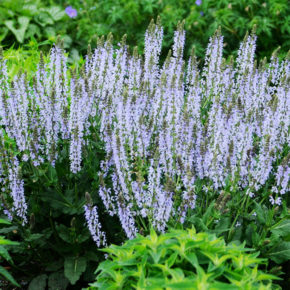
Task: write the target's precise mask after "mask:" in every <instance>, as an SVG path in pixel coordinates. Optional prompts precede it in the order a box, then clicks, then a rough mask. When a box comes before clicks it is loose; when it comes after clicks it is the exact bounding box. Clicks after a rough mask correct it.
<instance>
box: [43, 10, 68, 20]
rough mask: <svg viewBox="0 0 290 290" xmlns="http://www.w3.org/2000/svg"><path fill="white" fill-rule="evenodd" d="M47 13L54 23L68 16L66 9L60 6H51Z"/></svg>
mask: <svg viewBox="0 0 290 290" xmlns="http://www.w3.org/2000/svg"><path fill="white" fill-rule="evenodd" d="M46 11H47V12H48V13H49V14H50V16H51V17H52V19H53V20H54V21H59V20H61V19H62V18H63V17H64V16H65V15H66V13H65V11H64V9H62V8H60V7H59V6H51V7H49V8H47V9H46Z"/></svg>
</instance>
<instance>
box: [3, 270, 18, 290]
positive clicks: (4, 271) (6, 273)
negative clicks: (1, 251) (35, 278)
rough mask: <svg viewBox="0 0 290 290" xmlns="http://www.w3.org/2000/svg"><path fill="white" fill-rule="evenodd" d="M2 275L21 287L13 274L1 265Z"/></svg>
mask: <svg viewBox="0 0 290 290" xmlns="http://www.w3.org/2000/svg"><path fill="white" fill-rule="evenodd" d="M0 275H2V276H3V277H5V278H6V279H7V280H8V281H9V282H10V283H12V284H13V285H14V286H17V287H20V285H19V284H18V283H17V282H16V280H15V279H14V278H13V277H12V275H11V274H10V273H9V272H8V271H7V270H6V269H5V268H3V267H2V266H0Z"/></svg>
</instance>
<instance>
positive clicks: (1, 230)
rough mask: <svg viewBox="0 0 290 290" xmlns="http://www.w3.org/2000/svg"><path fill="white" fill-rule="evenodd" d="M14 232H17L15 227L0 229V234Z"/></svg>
mask: <svg viewBox="0 0 290 290" xmlns="http://www.w3.org/2000/svg"><path fill="white" fill-rule="evenodd" d="M14 230H18V227H17V226H12V227H5V228H3V229H0V234H8V233H11V232H12V231H14Z"/></svg>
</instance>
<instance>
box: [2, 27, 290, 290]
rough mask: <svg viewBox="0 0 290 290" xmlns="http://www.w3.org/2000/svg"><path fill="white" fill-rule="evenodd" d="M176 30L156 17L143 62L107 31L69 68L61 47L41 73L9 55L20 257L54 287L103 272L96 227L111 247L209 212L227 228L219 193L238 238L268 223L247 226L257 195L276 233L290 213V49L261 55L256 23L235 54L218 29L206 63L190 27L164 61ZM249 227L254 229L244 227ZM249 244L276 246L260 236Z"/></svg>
mask: <svg viewBox="0 0 290 290" xmlns="http://www.w3.org/2000/svg"><path fill="white" fill-rule="evenodd" d="M162 39H163V29H162V27H161V25H160V23H158V24H154V23H153V22H152V23H151V24H150V26H149V28H148V30H147V32H146V35H145V57H144V58H143V57H141V56H140V55H138V51H137V49H134V50H133V53H132V54H131V51H130V48H129V47H128V46H127V45H126V42H125V39H123V40H122V42H121V43H120V45H119V46H118V47H117V48H115V47H114V46H113V44H112V36H111V35H108V37H107V39H106V40H104V38H100V39H99V40H98V46H97V48H96V49H95V50H94V51H91V49H90V48H89V49H88V55H87V56H86V62H85V64H84V66H83V67H82V68H81V69H80V70H69V69H68V66H67V55H66V54H65V53H64V50H63V48H62V46H61V43H59V44H58V45H56V46H55V47H53V48H52V50H51V53H50V56H49V57H48V59H47V62H46V61H45V60H44V59H43V57H40V62H39V64H38V69H37V72H36V73H35V76H34V78H32V79H28V78H27V76H26V75H25V74H23V73H20V74H18V75H17V76H16V77H15V78H14V80H13V81H10V80H9V77H8V73H7V64H6V61H5V60H4V59H3V58H1V60H0V122H1V123H0V125H1V129H2V130H1V132H0V152H1V154H0V164H1V167H0V174H1V186H2V188H3V194H2V200H3V205H2V208H1V210H5V211H6V212H9V213H10V215H11V217H12V218H13V223H15V224H16V225H17V229H18V233H19V234H18V236H17V238H18V240H21V247H19V250H18V253H19V256H18V258H17V257H16V258H15V261H16V262H17V263H22V265H24V264H25V266H26V267H28V268H29V269H32V268H33V269H34V271H36V272H37V271H39V272H40V274H41V275H42V276H41V277H40V278H39V279H42V280H41V281H45V283H46V281H47V279H48V281H50V278H49V275H52V274H53V275H58V276H59V277H61V279H68V280H69V281H70V282H71V284H74V283H77V280H78V279H79V278H80V277H81V275H82V274H83V273H84V274H83V276H87V279H89V278H88V276H89V275H90V273H91V271H90V270H91V269H89V268H90V267H89V266H88V265H89V264H90V265H91V264H92V262H94V261H97V260H99V259H101V258H100V257H99V256H96V255H91V252H92V250H93V249H95V245H94V243H93V242H92V241H91V240H90V239H89V235H90V234H91V236H92V237H93V240H94V242H95V243H96V244H97V246H103V245H106V244H107V243H109V244H110V243H112V242H116V243H120V242H122V241H124V240H125V238H126V236H127V237H128V238H134V237H135V236H136V234H137V233H138V232H140V233H142V232H143V233H148V229H149V228H150V227H151V226H153V227H154V228H155V229H157V230H158V231H160V232H163V231H165V230H166V229H167V228H168V226H170V225H176V224H183V223H184V222H186V223H187V224H188V223H190V222H191V221H190V220H189V219H190V218H191V217H193V215H194V213H196V212H197V213H198V209H201V214H202V215H204V218H201V219H202V221H203V222H204V221H205V223H206V226H209V229H210V230H217V229H216V228H215V227H214V228H211V227H210V224H211V223H212V222H214V220H215V219H214V214H212V213H213V212H212V211H210V209H213V207H214V204H212V202H213V200H214V201H215V200H216V202H217V205H216V207H217V210H216V211H217V212H220V213H219V216H221V215H224V210H225V211H226V210H227V212H228V214H227V215H226V216H225V217H227V218H228V224H229V230H228V232H227V230H226V229H219V230H220V233H223V234H224V233H226V234H227V237H226V238H227V242H229V241H231V240H239V239H244V237H245V236H249V235H251V232H250V231H251V230H253V231H255V230H256V228H255V226H254V225H253V227H252V226H249V227H247V225H249V224H251V223H253V224H254V223H255V220H250V219H249V216H250V215H251V214H253V213H254V211H255V210H258V206H257V204H260V205H261V206H262V211H263V207H266V208H267V209H269V211H268V213H269V215H268V213H267V218H266V219H267V221H265V222H264V223H263V222H262V217H261V215H260V214H259V216H258V219H259V220H261V222H260V224H258V225H257V229H258V230H259V234H260V235H261V237H262V239H261V240H262V241H263V242H264V241H265V240H266V239H267V237H269V233H271V234H274V235H275V229H277V227H279V224H278V222H283V223H284V222H285V223H287V219H288V218H289V215H287V214H286V213H285V210H286V208H287V206H289V195H286V194H285V193H286V192H288V191H289V174H288V173H289V147H288V146H287V140H288V120H289V116H288V114H287V112H288V111H289V109H288V107H289V102H287V92H288V90H289V83H288V78H289V57H287V58H285V59H284V60H282V61H280V60H279V58H278V57H277V51H276V52H274V53H273V56H272V58H271V61H270V63H269V64H268V63H267V62H266V60H263V61H261V62H260V63H259V64H257V63H256V62H255V61H254V53H255V47H256V35H255V33H254V32H252V33H251V34H250V35H246V37H245V39H244V41H243V42H242V44H241V45H240V48H239V51H238V57H237V58H236V59H235V60H234V59H233V58H230V59H228V60H225V59H223V57H222V56H223V55H222V48H223V37H222V35H221V32H220V31H219V30H218V31H217V32H216V33H215V34H214V36H213V37H212V38H211V39H210V43H209V45H208V49H207V52H206V59H205V65H204V67H203V69H199V68H198V66H197V59H196V57H195V55H194V53H192V54H191V57H190V59H189V60H188V61H187V62H186V61H185V60H184V57H183V52H184V44H185V31H184V28H183V25H182V24H179V26H178V29H177V31H176V32H175V36H174V45H173V49H172V53H171V52H169V54H168V57H167V58H166V60H165V62H164V63H163V64H162V65H161V64H160V62H159V57H160V53H161V45H162ZM86 192H88V193H87V194H85V193H86ZM222 192H225V194H224V195H222V194H221V193H222ZM225 197H226V198H225ZM228 197H229V199H231V200H232V202H231V203H228V202H227V201H228ZM224 198H225V199H224ZM237 205H238V206H237ZM227 207H228V208H227ZM276 207H277V209H275V208H276ZM274 213H275V214H274ZM257 215H258V212H257ZM198 218H200V216H199V217H198V216H197V219H195V217H193V219H192V222H193V223H194V224H197V223H199V222H200V220H198ZM271 219H273V222H272V221H271ZM268 220H269V221H271V222H268ZM84 223H86V224H87V226H88V229H87V228H86V227H84ZM187 224H186V225H187ZM238 224H242V225H243V229H244V231H245V230H246V229H247V228H250V229H251V230H248V232H246V233H245V235H244V236H243V235H242V234H244V233H241V230H240V229H241V227H239V226H238ZM198 225H202V224H201V223H199V224H198ZM220 225H221V226H223V222H221V223H220ZM287 225H288V223H287V224H286V227H287ZM269 227H270V228H269ZM283 228H284V227H283ZM120 233H121V234H120ZM276 236H277V237H278V238H277V239H274V238H273V243H272V244H271V243H269V246H270V247H271V248H270V252H271V251H272V250H273V248H275V247H279V243H280V242H281V241H283V244H282V245H283V247H284V249H285V251H284V250H283V254H282V255H283V257H282V258H281V257H280V258H279V257H277V256H276V261H278V262H283V261H285V258H286V259H287V257H288V254H289V248H288V246H289V241H288V240H287V239H288V236H287V234H284V233H283V235H282V234H278V235H277V231H276ZM242 237H243V238H242ZM248 243H249V244H250V245H252V244H253V245H255V246H256V245H257V246H258V247H261V246H262V245H260V244H259V243H257V242H256V237H255V238H254V239H249V238H248ZM280 246H281V245H280ZM27 249H31V251H28V252H27ZM267 251H268V250H267ZM267 251H266V253H265V254H268V256H269V257H272V258H273V257H274V256H273V255H269V253H267ZM48 252H49V255H48V254H47V253H48ZM23 253H27V254H26V255H25V257H26V260H25V262H23V256H22V255H21V254H23ZM35 253H38V255H36V254H35ZM51 253H53V254H51ZM276 254H277V253H276ZM43 257H45V258H43ZM56 257H59V261H58V263H55V260H56ZM274 259H275V257H274ZM274 261H275V260H274ZM74 262H75V263H77V264H78V265H79V266H80V267H79V268H72V264H73V263H74ZM55 265H57V266H55ZM72 269H74V270H75V271H71V270H72ZM43 272H50V273H49V275H47V276H43ZM51 272H52V273H51ZM30 274H31V273H30ZM28 275H29V273H28ZM45 275H46V274H45ZM35 276H36V275H35ZM53 277H54V276H53ZM30 278H31V276H30ZM51 279H52V280H53V279H54V278H51ZM31 283H32V282H31ZM66 283H67V281H66ZM45 285H46V284H45ZM44 287H45V286H44ZM76 287H78V286H76Z"/></svg>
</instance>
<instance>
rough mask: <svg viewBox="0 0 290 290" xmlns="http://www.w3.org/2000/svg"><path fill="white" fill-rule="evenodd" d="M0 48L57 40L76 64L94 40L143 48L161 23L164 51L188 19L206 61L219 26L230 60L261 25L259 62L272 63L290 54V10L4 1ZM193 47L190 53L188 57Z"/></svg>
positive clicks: (241, 4) (261, 4) (87, 0)
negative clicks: (71, 12) (277, 55)
mask: <svg viewBox="0 0 290 290" xmlns="http://www.w3.org/2000/svg"><path fill="white" fill-rule="evenodd" d="M67 6H72V7H73V8H75V9H76V10H77V17H75V18H70V17H69V16H68V15H67V14H66V13H65V8H66V7H67ZM0 12H1V13H0V42H2V45H8V46H11V45H12V44H13V43H15V42H17V43H20V44H22V43H27V42H29V41H30V40H31V39H36V40H37V41H38V42H40V43H42V44H51V43H52V42H55V40H56V36H57V35H58V34H60V35H62V38H63V39H64V46H65V48H67V49H70V50H71V52H72V57H73V58H78V55H79V53H81V54H84V53H85V51H86V48H87V43H88V42H91V43H92V47H95V43H96V38H97V36H100V35H107V34H108V33H109V32H112V33H113V34H114V37H115V43H117V42H118V41H120V40H121V37H122V35H123V34H125V33H126V34H127V35H128V43H129V44H131V45H138V47H139V52H141V51H142V48H143V47H144V42H143V35H144V33H145V30H146V27H147V25H148V21H149V19H151V18H156V17H157V15H160V17H161V23H162V25H163V26H164V30H165V41H164V48H165V51H167V49H168V48H169V47H170V46H171V44H172V36H173V32H174V29H175V26H176V23H177V22H178V21H179V20H180V21H181V20H183V19H185V28H186V30H187V38H189V39H191V40H192V42H191V46H193V45H194V46H195V47H196V51H197V55H198V56H199V57H200V56H202V57H203V56H204V47H205V46H206V45H207V43H208V39H209V37H210V36H211V35H212V34H213V33H214V31H215V30H216V29H217V27H218V26H221V28H222V32H223V35H224V36H225V53H226V55H228V54H230V53H232V52H233V51H236V50H237V46H236V44H237V43H239V42H240V41H241V40H242V39H243V37H244V35H245V33H246V31H247V30H251V28H252V27H253V25H257V36H258V56H259V57H264V56H267V57H270V55H271V52H272V51H273V50H274V49H276V48H277V47H278V46H281V54H282V55H284V54H286V53H287V50H288V48H289V44H290V43H289V37H288V35H289V33H290V16H289V15H290V6H289V5H288V3H287V0H271V1H263V0H250V1H249V0H247V1H246V0H230V1H229V0H222V1H216V0H203V1H202V0H197V1H195V0H190V1H187V0H181V1H175V0H145V1H144V0H137V1H135V0H99V1H94V0H84V1H78V0H71V1H67V0H60V1H53V0H45V1H40V0H38V1H34V0H33V1H32V0H2V1H1V3H0ZM191 46H189V47H186V54H187V55H188V54H189V52H190V50H191Z"/></svg>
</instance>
